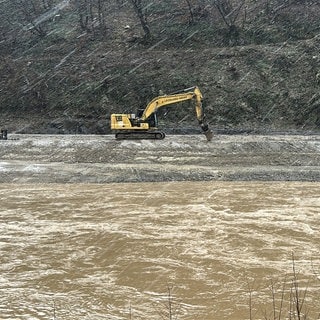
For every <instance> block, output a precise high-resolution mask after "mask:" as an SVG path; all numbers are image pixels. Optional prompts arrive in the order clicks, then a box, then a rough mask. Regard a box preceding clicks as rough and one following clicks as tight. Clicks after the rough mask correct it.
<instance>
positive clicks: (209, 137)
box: [203, 130, 213, 141]
mask: <svg viewBox="0 0 320 320" xmlns="http://www.w3.org/2000/svg"><path fill="white" fill-rule="evenodd" d="M203 134H204V135H205V136H206V138H207V141H211V140H212V138H213V132H212V131H211V130H207V131H204V132H203Z"/></svg>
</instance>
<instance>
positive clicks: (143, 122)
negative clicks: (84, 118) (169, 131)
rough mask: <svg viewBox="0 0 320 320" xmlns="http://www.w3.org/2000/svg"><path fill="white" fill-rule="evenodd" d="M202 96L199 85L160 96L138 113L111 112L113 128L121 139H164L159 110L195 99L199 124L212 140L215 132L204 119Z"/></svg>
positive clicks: (116, 135) (208, 139) (208, 138)
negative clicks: (158, 120)
mask: <svg viewBox="0 0 320 320" xmlns="http://www.w3.org/2000/svg"><path fill="white" fill-rule="evenodd" d="M202 98H203V97H202V94H201V91H200V89H199V88H198V87H197V86H195V87H191V88H188V89H184V90H181V91H178V92H175V93H172V94H168V95H161V96H158V97H156V98H154V99H153V100H151V101H150V102H149V103H148V105H147V107H146V108H145V109H143V110H141V111H140V112H139V114H138V115H135V114H117V113H116V114H111V130H114V131H115V137H116V139H119V140H126V139H128V140H132V139H157V140H160V139H164V138H165V133H164V132H162V131H158V130H157V115H156V112H157V110H158V109H160V108H161V107H164V106H168V105H170V104H175V103H178V102H182V101H187V100H194V101H195V108H196V116H197V119H198V122H199V125H200V127H201V129H202V132H203V133H204V135H205V136H206V138H207V141H211V140H212V137H213V133H212V131H211V130H210V129H209V127H208V124H207V123H206V122H205V120H204V118H205V116H204V112H203V107H202Z"/></svg>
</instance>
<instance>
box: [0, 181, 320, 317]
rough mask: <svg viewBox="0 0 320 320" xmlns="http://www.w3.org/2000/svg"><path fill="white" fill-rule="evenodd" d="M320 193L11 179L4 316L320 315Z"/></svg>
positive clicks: (4, 190)
mask: <svg viewBox="0 0 320 320" xmlns="http://www.w3.org/2000/svg"><path fill="white" fill-rule="evenodd" d="M319 191H320V184H319V183H304V182H303V183H301V182H290V183H288V182H279V183H278V182H259V183H257V182H169V183H168V182H166V183H119V184H104V185H99V184H26V185H24V184H0V201H1V207H0V253H1V256H0V257H1V258H0V262H1V263H0V319H56V320H58V319H63V320H67V319H77V320H78V319H193V320H195V319H202V320H206V319H231V320H232V319H249V318H251V319H262V318H263V319H266V318H270V319H271V318H272V319H273V318H274V313H273V312H275V314H276V317H278V315H279V312H280V311H281V313H282V316H281V318H285V317H289V314H291V317H293V315H294V314H295V313H296V311H295V310H294V309H295V308H296V306H297V305H298V306H301V305H302V310H301V312H302V314H306V312H308V319H315V318H317V316H318V314H319V311H320V310H319V309H320V308H319V306H320V304H319V300H320V251H319V250H320V232H319V228H320V218H319V213H320V197H319V194H320V192H319ZM293 267H294V268H295V275H294V273H293ZM293 288H294V289H295V290H293ZM290 292H291V298H290ZM295 292H298V294H299V300H298V303H294V302H293V300H296V299H294V298H295V297H296V295H295ZM282 297H283V298H282ZM273 302H274V303H273ZM169 311H170V312H171V314H168V312H169Z"/></svg>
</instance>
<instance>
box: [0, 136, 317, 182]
mask: <svg viewBox="0 0 320 320" xmlns="http://www.w3.org/2000/svg"><path fill="white" fill-rule="evenodd" d="M184 180H189V181H201V180H226V181H228V180H234V181H241V180H244V181H320V136H319V135H307V136H304V135H215V137H214V139H213V140H212V141H211V142H207V141H206V139H205V137H204V136H202V135H184V136H182V135H181V136H179V135H169V136H167V137H166V138H165V139H164V140H161V141H148V140H137V141H117V140H115V138H114V136H111V135H104V136H102V135H100V136H99V135H89V136H87V135H10V136H9V140H3V141H0V182H1V183H12V182H13V183H109V182H144V181H155V182H157V181H184Z"/></svg>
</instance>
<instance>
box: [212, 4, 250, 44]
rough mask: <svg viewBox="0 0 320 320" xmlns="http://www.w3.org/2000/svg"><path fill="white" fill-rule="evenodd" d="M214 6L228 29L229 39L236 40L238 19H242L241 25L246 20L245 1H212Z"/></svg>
mask: <svg viewBox="0 0 320 320" xmlns="http://www.w3.org/2000/svg"><path fill="white" fill-rule="evenodd" d="M213 4H214V6H215V7H216V8H217V10H218V12H219V14H220V16H221V18H222V20H223V22H224V23H225V25H226V26H227V27H228V33H229V37H230V38H238V36H239V28H240V25H239V21H238V20H239V19H240V16H241V18H242V21H241V22H242V24H243V23H244V22H245V20H246V10H245V6H244V5H245V0H241V1H237V2H235V3H233V2H232V0H213Z"/></svg>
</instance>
